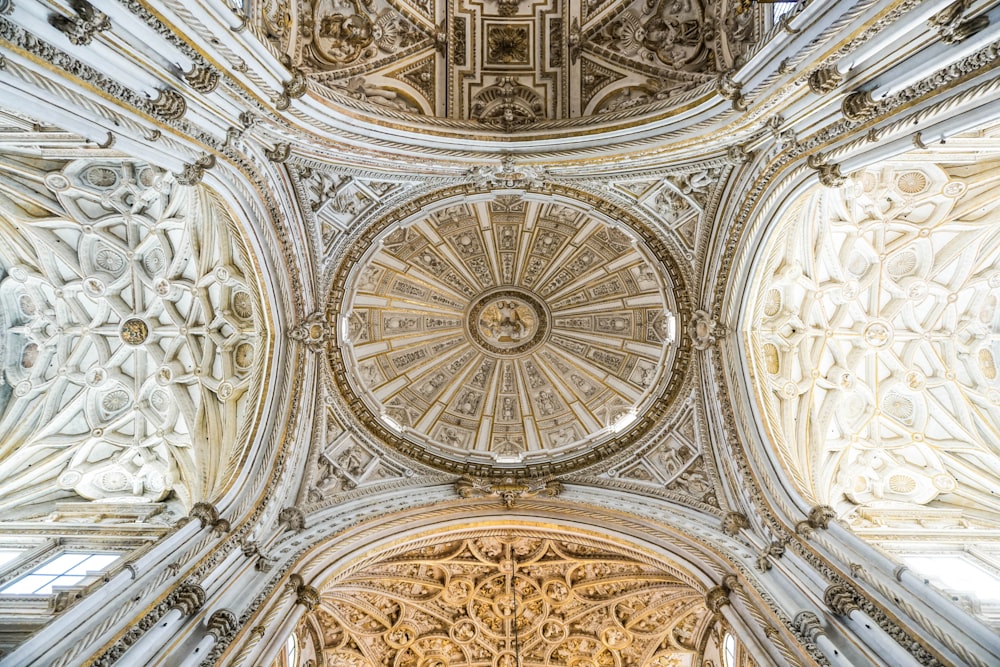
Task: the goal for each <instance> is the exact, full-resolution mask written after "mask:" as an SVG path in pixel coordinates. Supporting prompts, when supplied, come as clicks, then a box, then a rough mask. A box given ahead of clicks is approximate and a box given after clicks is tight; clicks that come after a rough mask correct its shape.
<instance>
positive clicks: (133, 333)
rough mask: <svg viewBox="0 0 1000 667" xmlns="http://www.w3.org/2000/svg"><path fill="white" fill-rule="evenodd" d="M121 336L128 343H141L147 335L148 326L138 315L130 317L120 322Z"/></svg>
mask: <svg viewBox="0 0 1000 667" xmlns="http://www.w3.org/2000/svg"><path fill="white" fill-rule="evenodd" d="M121 337H122V340H123V341H124V342H125V343H127V344H128V345H142V344H143V343H145V342H146V338H148V337H149V327H148V326H146V323H145V322H144V321H143V320H141V319H139V318H138V317H130V318H129V319H127V320H125V321H124V322H122V329H121Z"/></svg>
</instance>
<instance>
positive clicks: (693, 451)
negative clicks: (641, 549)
mask: <svg viewBox="0 0 1000 667" xmlns="http://www.w3.org/2000/svg"><path fill="white" fill-rule="evenodd" d="M699 403H700V402H699V400H698V398H697V390H693V391H691V392H690V394H689V395H687V396H686V397H685V400H684V403H683V406H682V407H681V408H680V409H679V410H678V411H677V412H676V414H675V415H674V416H673V419H672V420H671V421H670V422H669V423H667V424H666V425H665V428H663V429H662V430H661V431H660V432H659V433H658V435H657V437H655V438H653V444H652V445H651V446H649V447H645V448H642V449H641V450H638V451H631V450H630V451H629V452H627V453H623V454H621V455H619V456H615V457H611V458H609V459H607V460H605V461H601V462H600V463H599V464H596V465H595V466H593V467H592V468H591V469H584V470H581V471H580V472H578V473H575V474H572V475H569V476H568V477H567V478H566V479H567V481H579V482H582V483H589V484H595V485H601V486H608V485H610V486H616V487H619V488H625V489H628V490H642V491H643V492H645V493H657V494H660V495H665V496H667V497H669V498H671V499H672V500H680V501H682V502H685V503H687V504H693V505H695V506H698V507H701V508H705V506H706V505H707V506H709V508H718V507H719V503H720V499H719V498H718V497H717V496H716V488H718V485H719V484H720V482H719V479H718V471H717V470H716V468H715V464H714V462H713V461H712V458H711V454H710V453H709V452H710V448H709V446H708V444H707V442H706V435H705V426H704V423H703V418H702V416H701V415H700V414H699V411H700V407H699ZM706 453H708V455H707V456H706Z"/></svg>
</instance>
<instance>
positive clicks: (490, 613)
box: [299, 535, 714, 667]
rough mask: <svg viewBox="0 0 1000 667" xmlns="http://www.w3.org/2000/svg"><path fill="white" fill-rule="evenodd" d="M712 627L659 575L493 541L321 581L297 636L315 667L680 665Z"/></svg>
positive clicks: (658, 570)
mask: <svg viewBox="0 0 1000 667" xmlns="http://www.w3.org/2000/svg"><path fill="white" fill-rule="evenodd" d="M713 624H714V617H713V615H712V614H711V613H710V612H709V611H708V608H707V607H706V603H705V595H704V593H700V592H699V591H698V590H696V589H695V588H694V587H693V586H692V585H691V584H689V583H687V582H686V581H685V580H684V579H683V578H681V577H680V576H678V574H676V573H673V572H670V571H668V570H667V569H666V568H664V567H663V566H661V565H656V564H652V563H648V562H645V561H643V560H642V559H639V558H637V557H635V556H634V555H627V554H623V553H619V552H615V551H612V550H609V549H607V548H604V547H600V546H594V545H589V544H583V543H579V542H576V541H573V540H563V539H542V538H535V537H518V536H501V535H496V536H485V537H477V538H472V539H464V540H455V541H452V542H446V543H443V544H437V545H433V546H427V547H421V548H417V549H412V550H410V551H407V552H405V553H402V554H399V555H397V556H394V557H391V558H389V559H387V560H385V561H383V562H380V563H377V564H374V565H370V566H367V567H364V568H361V569H360V570H358V571H357V572H354V573H352V574H351V575H350V576H348V577H346V578H344V579H341V580H339V581H336V582H331V583H330V584H329V585H327V586H325V587H323V589H322V590H321V593H320V603H319V606H318V608H317V609H316V610H315V611H314V612H312V613H311V614H310V615H308V616H307V617H306V618H305V620H304V621H303V626H304V627H303V628H302V629H301V630H300V632H299V634H300V636H311V637H313V638H314V639H313V642H314V646H315V649H314V650H315V652H316V654H317V658H318V661H319V662H320V664H326V665H357V666H367V667H375V666H376V665H387V666H392V667H432V666H434V667H462V666H466V665H467V666H470V667H471V666H472V665H479V666H487V665H492V666H494V667H516V666H517V665H525V666H527V665H537V666H541V665H551V666H553V667H598V666H601V667H623V666H625V665H636V666H638V665H643V666H647V665H648V666H651V667H690V666H691V665H695V664H698V656H699V654H700V651H701V650H702V649H703V648H704V645H705V641H706V640H707V639H708V638H707V636H706V635H707V633H708V631H709V630H710V629H711V627H712V626H713Z"/></svg>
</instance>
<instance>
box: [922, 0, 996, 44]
mask: <svg viewBox="0 0 1000 667" xmlns="http://www.w3.org/2000/svg"><path fill="white" fill-rule="evenodd" d="M971 5H972V0H955V2H953V3H951V4H950V5H948V6H947V7H945V8H944V9H943V10H941V11H940V12H938V13H937V14H935V15H934V16H933V17H931V19H930V20H929V21H927V26H928V27H929V28H932V29H934V30H936V31H937V34H938V36H939V37H940V38H941V41H942V42H945V43H946V44H958V43H959V42H961V41H963V40H965V39H968V38H969V37H972V36H973V35H975V34H976V33H978V32H981V31H982V30H983V29H985V28H986V26H988V25H989V24H990V17H988V16H985V15H980V16H976V17H973V18H966V12H968V10H969V7H970V6H971Z"/></svg>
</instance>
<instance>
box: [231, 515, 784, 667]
mask: <svg viewBox="0 0 1000 667" xmlns="http://www.w3.org/2000/svg"><path fill="white" fill-rule="evenodd" d="M404 504H409V503H405V502H404ZM356 509H358V510H361V508H360V507H358V508H356ZM327 520H328V521H336V522H338V523H340V522H342V521H341V519H335V517H334V515H333V513H330V515H329V517H328V519H327ZM323 523H324V521H323V520H322V519H321V520H320V522H319V524H317V525H314V527H313V528H312V529H311V531H310V535H306V536H304V537H305V539H307V540H309V541H310V542H311V545H310V546H308V547H299V551H298V554H297V555H295V556H292V558H293V560H294V562H288V563H287V564H286V565H285V566H284V567H283V568H282V571H281V573H280V574H278V575H276V576H274V577H273V578H272V580H271V584H270V586H271V592H270V593H269V594H267V595H266V597H265V596H264V594H262V595H261V596H259V597H258V599H260V600H261V604H260V606H259V607H257V608H256V609H255V611H254V612H253V614H252V615H251V616H250V617H249V618H248V620H247V622H246V624H245V625H244V626H243V627H244V632H243V633H242V634H241V635H240V636H238V637H237V638H236V641H235V642H234V643H233V644H232V645H231V646H230V647H229V648H228V649H227V651H226V653H227V654H230V655H240V656H243V659H244V660H251V661H253V662H254V663H255V664H257V663H269V661H271V660H273V659H274V658H275V656H277V655H278V654H279V653H280V651H281V650H282V647H283V646H284V644H285V641H286V640H287V637H288V635H289V633H291V632H293V631H295V632H299V633H300V634H299V636H300V637H301V638H307V640H308V641H312V642H316V641H319V642H320V644H322V643H323V641H326V640H323V639H321V638H320V636H321V635H322V631H321V626H323V627H326V626H328V625H329V624H330V623H331V620H330V619H331V618H336V617H337V614H338V612H336V611H334V612H331V611H330V610H329V609H328V610H327V611H325V612H323V611H322V609H323V608H324V604H326V607H330V605H336V604H339V603H338V602H337V601H338V600H340V601H343V600H346V599H347V597H349V596H347V593H346V592H345V591H346V590H348V589H349V590H350V591H353V592H358V591H361V592H363V593H364V594H365V595H368V594H371V595H373V596H374V598H379V599H382V598H384V599H391V600H394V601H395V603H397V604H399V603H400V601H401V600H403V601H404V602H406V603H407V604H409V603H412V604H416V605H417V606H418V607H419V606H421V605H425V603H428V602H427V601H428V600H431V601H433V600H437V601H438V602H440V601H441V600H442V596H444V597H447V595H446V594H445V592H444V590H445V588H446V587H447V584H448V581H450V580H451V578H455V577H458V578H459V579H462V578H463V577H464V575H459V574H455V572H446V571H445V569H446V568H444V567H443V566H441V565H440V564H438V565H434V566H433V567H432V568H431V569H434V568H437V569H435V570H434V571H435V572H437V573H438V575H440V576H438V578H437V579H436V581H437V583H434V581H432V579H433V577H431V578H429V579H428V578H426V577H425V579H426V581H425V582H424V583H425V584H427V585H428V586H429V587H430V588H433V589H434V590H433V591H429V592H428V591H425V593H427V594H426V595H425V594H424V593H421V594H419V595H414V596H410V597H411V598H414V599H409V600H404V598H406V597H407V596H406V595H404V596H403V597H402V598H401V597H400V596H399V591H398V590H390V589H391V586H383V587H382V588H380V587H379V586H374V587H373V586H372V585H368V584H364V585H362V582H363V581H366V580H368V579H379V580H381V579H386V578H388V579H391V578H392V576H390V574H391V572H390V571H391V570H392V568H395V567H396V566H397V565H398V563H400V562H402V561H405V560H409V561H412V562H416V561H424V560H426V561H428V562H430V561H433V560H434V559H435V558H439V557H442V556H441V554H447V553H448V552H449V550H451V555H450V556H447V557H442V558H443V560H448V559H449V558H450V559H451V560H452V561H453V562H455V561H461V560H462V559H460V558H457V557H456V556H455V554H457V553H458V552H460V551H463V548H464V549H465V553H466V554H472V556H471V557H473V558H476V559H478V560H477V562H478V565H476V566H475V567H477V568H480V571H479V573H480V578H481V579H482V578H483V577H485V578H486V579H489V577H490V576H494V577H495V576H497V573H498V572H501V571H502V569H503V564H502V563H501V560H502V559H501V558H500V556H497V554H498V553H500V552H504V553H507V552H509V551H510V550H511V549H513V550H515V551H516V550H518V549H520V550H522V551H524V550H525V549H527V550H528V551H531V550H532V548H535V547H527V546H525V544H524V543H525V542H532V541H534V542H536V543H541V542H546V541H547V542H550V543H552V544H554V545H556V546H555V547H553V550H552V551H553V553H557V554H562V555H561V556H560V557H556V558H553V559H551V560H552V563H550V564H552V566H553V567H554V568H556V569H558V564H557V561H558V562H562V563H564V564H568V565H567V566H569V561H570V560H572V558H573V557H566V554H567V553H568V552H573V553H574V554H575V556H574V557H579V558H580V560H581V562H585V561H588V562H590V563H597V562H607V563H612V564H613V567H622V568H625V569H628V568H634V569H636V571H635V572H631V573H630V574H629V576H631V577H632V579H633V580H634V581H633V583H632V584H627V585H626V584H624V583H622V584H620V585H621V586H624V587H625V588H629V591H630V592H628V591H626V592H622V593H621V594H622V595H626V596H627V595H639V594H640V589H642V588H643V586H649V587H651V588H652V589H655V588H656V586H657V585H662V586H667V587H670V588H673V589H677V591H681V589H683V591H682V593H683V596H684V597H685V600H687V602H686V603H685V604H684V605H682V606H683V613H680V612H679V613H680V615H681V616H687V615H689V614H695V613H696V612H697V618H699V619H701V620H699V622H698V623H694V622H693V619H688V620H687V621H685V623H686V625H685V627H687V626H691V627H694V628H695V629H697V633H696V634H697V637H696V639H691V640H690V643H689V644H687V646H689V648H687V649H685V648H683V646H681V645H677V644H676V643H675V644H674V648H675V649H676V650H677V651H678V655H677V656H676V659H678V660H681V662H678V663H676V664H701V663H700V662H698V660H700V657H699V656H703V655H708V654H709V653H712V654H718V651H719V647H718V646H717V644H718V642H719V641H721V637H722V634H724V632H721V631H718V630H719V629H722V630H728V631H730V632H733V633H734V634H735V635H736V636H737V637H738V638H739V641H740V643H741V646H742V647H743V648H742V649H741V651H742V652H743V653H745V654H746V655H747V656H753V658H755V659H756V660H757V663H759V664H768V663H769V662H771V661H773V660H775V659H776V658H775V657H773V656H790V655H793V654H794V655H796V657H798V653H797V651H800V650H801V649H798V648H795V647H794V641H792V642H791V644H790V646H785V645H782V644H780V642H779V641H778V640H775V639H773V638H771V637H768V636H767V635H766V633H764V632H763V630H762V628H764V627H767V626H768V625H770V624H771V623H774V624H775V625H781V624H782V621H781V620H779V619H777V618H774V619H773V620H772V613H773V612H772V611H771V610H770V609H769V608H768V606H769V603H768V602H766V599H767V596H764V598H762V597H760V595H759V593H758V592H757V591H756V588H755V586H756V585H757V584H756V583H755V581H754V580H753V579H754V577H755V575H754V574H753V573H752V570H750V569H749V568H746V567H744V566H743V564H741V563H738V562H736V555H735V553H740V552H741V551H742V550H741V549H740V548H739V547H737V548H736V549H735V553H734V554H732V555H730V554H726V553H724V552H722V551H721V550H720V549H719V547H718V546H712V545H711V544H710V541H706V540H705V539H703V538H695V537H692V536H690V535H685V534H683V533H682V532H679V531H677V530H675V529H670V528H667V527H666V526H664V525H663V524H660V523H658V522H655V521H651V520H642V519H638V518H637V517H634V516H626V515H622V514H621V513H620V512H616V511H610V510H601V509H598V508H595V507H591V506H588V507H586V508H584V507H583V506H581V505H577V504H576V503H569V504H566V503H559V506H555V507H554V506H553V505H552V504H550V503H541V502H530V501H524V502H523V503H519V504H518V509H517V510H515V511H514V512H513V513H510V512H504V511H498V510H497V507H496V503H495V502H492V503H488V502H484V501H475V502H470V501H465V502H463V503H458V502H454V501H452V502H450V503H447V504H446V505H444V506H442V505H436V507H435V509H434V510H431V511H428V510H423V509H420V508H416V507H413V508H411V509H408V510H406V511H402V512H395V513H391V514H388V515H386V516H384V517H383V518H380V519H376V520H371V521H368V522H366V523H365V524H364V525H358V526H355V527H351V528H346V529H343V530H339V531H336V532H335V533H333V534H331V533H327V534H326V535H325V536H323V537H322V538H320V537H319V535H320V534H321V533H324V532H325V531H324V528H323ZM331 528H332V524H331ZM696 532H697V531H696ZM470 540H472V541H475V540H481V541H483V540H485V541H487V542H491V543H492V548H493V551H492V552H491V553H492V554H493V556H496V558H494V559H493V560H490V559H491V558H492V556H490V555H489V554H486V552H485V551H484V547H475V546H473V547H470V548H465V547H462V546H461V545H460V544H459V543H464V542H468V541H470ZM295 541H296V542H298V541H300V540H298V539H297V540H295ZM444 545H450V546H444ZM505 545H506V546H505ZM560 545H561V546H560ZM566 545H570V546H568V547H567V546H566ZM536 547H537V544H536ZM505 550H506V551H505ZM574 550H575V551H574ZM282 552H284V550H282ZM477 553H478V556H477V555H476V554H477ZM747 557H748V553H747V554H745V555H744V556H743V558H747ZM560 558H562V560H561V561H560ZM535 560H536V561H540V560H543V559H541V558H540V557H537V554H536V558H535ZM466 565H467V563H466ZM577 565H579V563H577ZM473 569H474V568H473ZM639 570H642V572H640V571H639ZM539 572H540V570H539V571H533V573H532V574H531V575H530V576H528V577H527V578H526V579H525V580H524V582H523V584H522V585H523V587H524V592H523V595H524V599H525V600H528V601H530V602H532V604H534V603H538V604H539V605H541V607H545V604H548V607H546V608H545V609H541V607H540V608H539V610H536V612H535V613H537V614H542V615H545V614H549V613H551V612H552V611H553V607H554V606H557V605H553V604H550V603H551V601H548V602H546V599H545V595H543V593H542V588H541V587H542V585H543V583H544V582H543V581H542V580H544V581H550V580H551V579H552V577H548V576H542V574H539ZM736 572H738V573H739V574H736ZM393 576H395V575H393ZM435 576H437V575H435ZM531 576H534V577H535V578H536V579H537V581H536V582H535V583H531V581H529V580H530V577H531ZM404 578H405V577H404ZM466 578H467V577H466ZM595 578H596V579H598V580H599V579H600V576H597V575H595V573H594V572H588V574H587V576H585V577H583V576H581V577H580V578H579V581H580V582H581V583H580V585H581V586H590V585H593V580H594V579H595ZM627 578H628V577H625V576H624V575H623V576H622V578H621V579H622V581H624V580H625V579H627ZM563 581H566V582H570V581H571V580H570V579H565V578H564V579H563ZM635 581H640V582H645V583H644V584H643V585H642V586H639V587H638V588H636V589H635V590H633V589H632V588H630V587H631V586H634V585H635V584H634V582H635ZM584 582H589V583H584ZM657 582H659V583H657ZM383 583H384V582H383ZM616 586H617V584H616ZM338 587H346V588H343V589H341V588H338ZM569 587H570V588H572V585H570V586H569ZM612 588H614V587H612ZM529 589H530V590H529ZM428 590H429V589H428ZM477 590H478V589H477ZM609 590H610V589H609ZM623 590H624V589H623ZM519 594H522V593H519ZM642 595H645V593H642ZM324 596H326V597H324ZM421 597H423V598H426V599H417V598H421ZM486 597H489V596H486ZM327 598H329V603H328V604H327V603H324V602H323V601H324V599H327ZM374 598H373V599H374ZM666 602H668V601H667V600H662V601H660V602H659V603H662V604H665V603H666ZM542 603H545V604H542ZM659 603H658V604H659ZM435 604H436V603H435ZM463 604H465V603H463ZM644 605H645V606H653V607H655V606H656V605H655V604H652V602H648V603H644ZM362 606H363V605H362ZM375 606H377V605H375ZM443 606H444V607H447V606H448V604H447V601H445V604H444V605H443ZM460 606H462V605H456V604H452V605H451V607H450V612H449V613H454V614H458V615H459V616H456V618H452V619H451V621H450V623H451V624H457V623H458V621H460V620H462V618H464V616H463V614H464V615H468V614H469V613H472V614H475V613H476V612H475V610H472V611H468V609H469V608H468V605H465V607H466V611H462V610H460V609H458V607H460ZM367 608H368V609H369V610H371V609H373V608H374V607H372V605H371V604H369V605H368V607H367ZM442 608H443V607H442ZM317 609H320V610H321V612H319V616H322V620H316V617H317V613H318V612H316V610H317ZM705 610H708V611H707V612H706V611H705ZM436 613H438V614H441V613H444V612H442V611H441V608H439V609H438V610H437V612H436ZM706 614H707V615H706ZM585 615H586V614H584V613H583V612H579V613H578V614H577V616H579V617H581V618H582V616H585ZM598 615H600V614H598ZM390 616H392V618H393V619H394V620H393V625H389V626H386V629H385V630H384V632H382V634H381V635H380V637H381V639H378V641H382V640H383V639H385V636H383V635H385V634H386V633H387V632H388V631H389V629H391V628H394V627H396V625H400V624H402V625H406V624H403V623H402V621H401V620H400V619H401V618H403V617H404V616H405V614H403V615H400V612H399V611H398V609H397V610H395V611H392V613H388V614H387V613H384V614H382V615H381V616H379V615H378V614H375V615H374V617H373V618H378V619H379V620H378V622H379V623H382V624H383V625H384V624H385V623H387V622H388V619H389V618H390ZM282 618H283V619H285V620H284V621H279V619H282ZM302 618H306V619H307V620H305V621H301V622H300V619H302ZM407 618H408V617H407ZM289 619H291V620H289ZM308 619H312V620H308ZM474 620H475V622H477V623H479V622H481V621H482V619H474ZM682 620H684V619H682V618H681V617H680V616H678V617H677V618H674V619H673V621H674V622H675V624H679V623H680V622H681V621H682ZM688 621H690V622H688ZM541 622H542V621H538V623H536V625H540V624H541ZM324 623H325V624H326V626H324V625H323V624H324ZM717 624H718V625H717ZM279 625H280V627H279ZM459 625H461V624H459ZM411 626H412V627H416V626H414V625H413V623H409V625H407V627H411ZM623 627H625V628H626V629H627V627H626V626H623ZM673 627H674V625H668V630H669V629H672V628H673ZM532 628H533V630H532V631H534V630H540V627H535V626H532ZM711 628H716V629H717V631H715V632H714V634H713V633H712V632H711ZM689 629H690V628H689ZM355 631H357V629H355ZM664 632H666V630H665V631H664ZM335 634H336V632H333V633H331V634H329V637H328V639H329V640H330V642H331V643H330V645H331V646H333V644H332V642H333V639H332V638H333V636H334V635H335ZM430 634H433V633H430ZM438 634H440V633H438ZM494 634H496V632H494ZM647 634H648V633H647ZM710 634H711V635H712V639H711V641H710V640H709V635H710ZM372 636H373V635H369V640H366V641H376V640H375V639H372ZM310 637H311V638H312V639H308V638H310ZM318 638H320V639H318ZM493 639H494V640H497V639H498V638H497V637H493ZM501 639H502V637H501ZM578 639H580V638H578ZM590 640H594V637H591V638H590ZM258 641H259V645H255V644H256V643H257V642H258ZM581 641H582V639H581ZM595 641H596V640H595ZM636 641H637V640H636ZM643 641H644V642H649V641H651V640H650V638H649V637H648V636H647V637H646V638H645V639H644V640H643ZM657 642H666V643H667V644H669V643H670V640H669V638H667V637H666V635H665V636H664V637H660V638H659V639H658V640H657ZM657 642H654V645H658V644H657ZM343 645H346V644H338V646H343ZM643 645H644V646H645V645H646V644H643ZM594 647H595V650H596V644H594ZM302 648H303V650H306V651H308V650H310V649H309V648H308V646H305V645H302ZM400 648H401V647H398V646H397V647H396V649H397V650H398V649H400ZM646 648H649V646H646ZM382 650H385V649H384V646H383V647H382ZM499 652H502V651H499ZM774 652H777V653H774ZM786 652H787V653H786ZM654 653H655V654H656V655H657V657H663V661H662V664H674V663H672V662H669V660H673V659H675V658H674V657H671V656H670V655H668V653H669V652H668V653H663V655H662V656H660V654H659V653H657V651H655V650H653V649H649V655H647V656H645V659H646V660H650V659H652V657H653V654H654ZM680 653H684V656H681V655H680ZM685 656H687V657H685ZM355 657H356V656H355ZM369 657H370V656H369ZM316 659H317V662H316V664H317V665H318V664H325V663H322V662H320V661H319V659H318V658H316ZM344 659H347V658H346V657H345V658H344ZM358 659H360V658H358ZM366 659H367V658H366ZM549 659H554V658H552V656H549ZM668 659H669V660H668ZM777 659H781V658H777ZM414 660H416V658H414ZM688 660H691V662H687V661H688ZM244 664H248V663H244ZM454 664H464V663H461V662H456V663H454ZM539 664H541V663H539ZM552 664H562V663H559V662H558V661H556V662H553V663H552ZM641 664H650V663H648V662H643V663H641ZM653 664H660V663H653ZM748 664H754V663H748Z"/></svg>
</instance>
